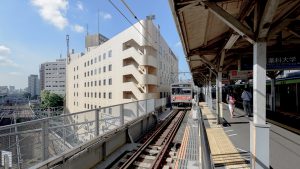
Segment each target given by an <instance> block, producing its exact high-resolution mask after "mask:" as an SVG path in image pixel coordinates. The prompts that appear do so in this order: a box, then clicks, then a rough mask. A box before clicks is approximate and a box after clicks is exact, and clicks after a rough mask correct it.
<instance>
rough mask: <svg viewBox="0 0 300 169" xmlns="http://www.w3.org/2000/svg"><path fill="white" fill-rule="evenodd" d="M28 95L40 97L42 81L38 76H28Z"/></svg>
mask: <svg viewBox="0 0 300 169" xmlns="http://www.w3.org/2000/svg"><path fill="white" fill-rule="evenodd" d="M28 93H30V94H31V97H34V96H37V95H40V80H39V78H38V75H30V76H28Z"/></svg>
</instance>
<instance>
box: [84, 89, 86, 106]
mask: <svg viewBox="0 0 300 169" xmlns="http://www.w3.org/2000/svg"><path fill="white" fill-rule="evenodd" d="M84 97H86V92H84ZM84 108H85V107H84Z"/></svg>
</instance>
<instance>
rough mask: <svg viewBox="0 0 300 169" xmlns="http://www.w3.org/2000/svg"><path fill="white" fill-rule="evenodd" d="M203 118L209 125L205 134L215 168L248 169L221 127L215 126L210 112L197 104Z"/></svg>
mask: <svg viewBox="0 0 300 169" xmlns="http://www.w3.org/2000/svg"><path fill="white" fill-rule="evenodd" d="M199 106H200V109H201V111H202V114H203V116H204V117H206V120H207V121H208V123H209V126H206V132H207V137H208V142H209V147H210V150H211V154H212V158H213V162H214V164H215V166H224V167H225V168H228V169H232V168H250V167H249V166H248V164H246V161H245V159H244V158H243V157H242V156H241V155H240V152H239V151H238V150H237V149H236V148H235V146H234V145H233V144H232V142H231V141H230V139H229V138H228V136H227V135H226V133H225V131H224V129H223V128H222V126H221V125H217V123H216V122H217V119H216V117H215V115H214V114H212V112H211V111H210V109H209V108H208V106H207V104H206V103H205V102H200V103H199Z"/></svg>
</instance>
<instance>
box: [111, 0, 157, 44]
mask: <svg viewBox="0 0 300 169" xmlns="http://www.w3.org/2000/svg"><path fill="white" fill-rule="evenodd" d="M108 1H109V2H110V4H111V5H112V6H113V7H114V8H115V9H116V10H117V11H118V12H119V13H120V14H121V15H122V16H123V17H124V18H125V19H126V20H127V22H129V23H130V24H131V25H132V26H133V27H134V29H135V30H136V31H137V32H138V33H139V34H140V35H141V36H142V37H143V38H144V39H145V40H146V41H147V42H149V43H151V42H150V41H149V40H148V39H147V38H146V37H145V36H144V35H143V34H142V33H141V32H140V31H139V30H138V29H137V28H136V27H135V26H134V24H133V23H132V22H131V21H130V20H129V19H128V18H127V17H126V16H125V14H124V13H123V12H122V11H121V10H120V9H119V8H118V7H117V6H116V5H115V4H114V3H113V2H112V0H108ZM151 44H152V45H153V43H151ZM153 46H154V45H153Z"/></svg>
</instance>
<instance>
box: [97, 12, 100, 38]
mask: <svg viewBox="0 0 300 169" xmlns="http://www.w3.org/2000/svg"><path fill="white" fill-rule="evenodd" d="M97 17H98V18H97V22H98V24H97V26H98V34H100V32H99V22H100V21H99V8H98V13H97Z"/></svg>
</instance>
